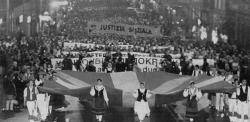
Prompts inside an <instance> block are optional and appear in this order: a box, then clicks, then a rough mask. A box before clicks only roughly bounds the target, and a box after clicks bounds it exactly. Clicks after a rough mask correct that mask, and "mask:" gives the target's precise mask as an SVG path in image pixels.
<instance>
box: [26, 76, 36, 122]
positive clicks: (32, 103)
mask: <svg viewBox="0 0 250 122" xmlns="http://www.w3.org/2000/svg"><path fill="white" fill-rule="evenodd" d="M37 94H38V90H37V88H36V87H35V86H34V81H32V80H31V81H29V85H28V86H27V87H26V88H25V89H24V92H23V97H24V105H25V106H26V105H27V108H28V111H29V121H30V122H34V120H36V119H37V118H36V117H37V105H36V100H37V99H36V95H37Z"/></svg>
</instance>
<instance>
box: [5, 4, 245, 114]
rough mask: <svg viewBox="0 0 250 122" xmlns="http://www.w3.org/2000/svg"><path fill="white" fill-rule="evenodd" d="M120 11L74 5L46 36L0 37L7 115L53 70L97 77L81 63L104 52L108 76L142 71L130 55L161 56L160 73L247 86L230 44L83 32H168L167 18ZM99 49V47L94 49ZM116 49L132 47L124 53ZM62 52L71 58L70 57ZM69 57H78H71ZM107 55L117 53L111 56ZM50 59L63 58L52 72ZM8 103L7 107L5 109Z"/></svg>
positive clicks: (241, 53)
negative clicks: (117, 26) (115, 26)
mask: <svg viewBox="0 0 250 122" xmlns="http://www.w3.org/2000/svg"><path fill="white" fill-rule="evenodd" d="M123 9H124V8H123V7H119V8H112V7H111V8H103V9H94V8H90V9H81V4H80V3H79V1H77V0H75V1H72V2H71V3H70V4H69V5H68V6H67V7H63V8H60V9H59V10H58V11H56V14H55V13H54V14H55V15H56V16H54V19H56V20H57V21H56V24H57V28H56V29H54V30H53V31H50V32H49V33H43V34H38V35H36V36H33V37H28V36H25V35H23V34H22V33H18V34H17V35H18V36H16V37H11V36H6V35H0V65H1V66H3V67H5V69H6V71H5V74H4V76H3V81H4V82H3V83H4V88H5V93H6V95H7V96H8V97H7V99H6V101H8V102H7V103H8V105H7V104H6V110H11V111H12V110H14V107H13V105H14V104H18V105H19V107H23V104H24V103H23V102H24V101H23V91H24V89H25V88H26V84H28V83H29V81H30V80H32V81H41V80H42V81H44V80H46V79H49V78H50V76H52V75H53V73H54V72H55V71H54V70H72V69H73V67H75V69H76V70H77V71H83V72H96V71H97V70H96V68H95V66H94V63H93V61H90V62H89V64H88V65H86V66H82V65H81V60H82V59H83V58H86V57H91V55H90V54H89V53H88V52H93V51H104V52H106V54H105V59H104V61H103V65H102V66H103V67H102V71H103V72H107V73H111V72H124V71H140V69H139V68H138V67H137V66H136V61H135V58H136V57H135V56H134V55H132V54H130V52H140V53H149V54H150V56H152V57H155V56H156V55H157V54H164V55H163V56H162V58H164V60H163V61H162V62H161V69H160V70H161V71H165V72H170V73H175V74H180V75H192V76H198V75H200V74H207V75H210V76H217V75H224V76H230V75H231V76H233V78H234V79H235V83H238V82H241V81H242V80H243V79H246V80H247V81H248V82H249V81H250V78H249V74H248V72H249V67H248V65H249V52H247V51H246V50H243V49H239V48H237V47H236V46H235V45H232V44H229V43H225V42H222V41H221V42H220V41H219V42H218V43H217V44H214V43H212V42H211V41H190V40H189V41H186V40H182V39H181V38H180V37H179V36H169V37H155V38H152V37H134V36H127V35H117V34H102V35H101V34H100V35H90V34H88V31H87V29H85V28H86V27H87V23H88V22H89V21H108V22H111V23H122V24H129V25H150V26H162V28H163V29H162V32H163V33H165V32H167V31H169V30H166V29H165V28H164V27H165V26H166V25H164V24H165V23H168V21H169V20H168V18H166V17H163V16H161V15H160V14H158V13H155V11H151V12H148V13H144V15H143V16H141V15H138V14H136V13H135V12H132V11H130V10H123ZM54 14H52V15H54ZM66 42H69V43H71V42H72V43H75V42H78V43H87V44H95V45H96V46H93V47H84V46H77V45H76V46H75V47H73V48H67V47H65V46H64V43H66ZM98 44H100V45H103V46H97V45H98ZM118 45H133V46H132V47H129V48H122V47H119V46H118ZM158 47H165V48H158ZM63 52H69V54H64V53H63ZM71 52H79V53H78V54H74V55H73V54H72V53H71ZM111 52H115V53H114V54H111ZM121 52H127V53H128V57H127V59H126V60H123V57H122V54H121ZM171 54H176V55H178V59H179V60H180V62H175V61H173V57H172V56H171ZM186 54H189V55H186ZM53 58H63V61H62V62H58V64H57V65H56V66H55V67H53V65H52V63H51V59H53ZM71 58H78V60H77V61H76V62H73V61H72V60H71ZM192 59H202V60H204V63H203V65H201V66H199V65H194V64H193V63H192ZM207 59H213V60H215V64H213V65H210V64H208V62H207ZM10 103H11V105H9V104H10ZM7 106H8V107H7Z"/></svg>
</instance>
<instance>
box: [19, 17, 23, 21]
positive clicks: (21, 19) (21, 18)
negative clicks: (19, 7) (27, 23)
mask: <svg viewBox="0 0 250 122" xmlns="http://www.w3.org/2000/svg"><path fill="white" fill-rule="evenodd" d="M22 22H23V15H20V16H19V23H22Z"/></svg>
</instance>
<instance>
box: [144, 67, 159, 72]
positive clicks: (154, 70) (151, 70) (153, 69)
mask: <svg viewBox="0 0 250 122" xmlns="http://www.w3.org/2000/svg"><path fill="white" fill-rule="evenodd" d="M156 71H157V68H149V67H145V68H143V69H142V72H156Z"/></svg>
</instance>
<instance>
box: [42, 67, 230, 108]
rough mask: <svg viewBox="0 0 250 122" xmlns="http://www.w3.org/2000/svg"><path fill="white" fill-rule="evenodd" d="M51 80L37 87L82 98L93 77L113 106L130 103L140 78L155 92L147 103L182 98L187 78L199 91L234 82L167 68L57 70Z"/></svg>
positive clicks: (225, 87)
mask: <svg viewBox="0 0 250 122" xmlns="http://www.w3.org/2000/svg"><path fill="white" fill-rule="evenodd" d="M55 76H56V77H55V78H54V79H53V80H50V81H46V82H45V84H44V87H42V88H40V89H42V90H44V91H46V92H49V93H55V94H61V95H71V96H74V97H78V98H79V99H80V100H81V101H82V100H90V98H91V96H90V95H89V92H90V88H91V86H93V85H94V82H95V81H96V79H98V78H100V79H102V80H103V83H104V85H105V87H106V88H107V92H108V97H109V99H110V104H111V105H112V106H120V107H132V106H133V103H134V100H135V98H133V96H132V93H133V92H134V91H135V90H136V89H138V88H139V83H140V82H145V83H146V88H147V89H149V90H151V91H152V92H153V93H154V95H153V96H152V97H151V99H149V103H150V106H155V105H161V104H168V103H172V102H176V101H178V100H183V99H184V97H183V96H182V92H183V90H184V89H185V88H187V87H188V85H189V82H190V81H195V83H196V84H195V85H196V86H197V87H198V88H200V89H201V90H202V92H231V91H232V90H234V86H232V85H231V84H230V83H228V82H226V81H225V80H224V79H225V78H224V77H222V76H216V77H212V76H206V75H201V76H199V77H192V76H184V75H177V74H171V73H166V72H137V73H136V72H119V73H110V74H108V73H93V72H75V71H58V72H57V73H56V75H55Z"/></svg>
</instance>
